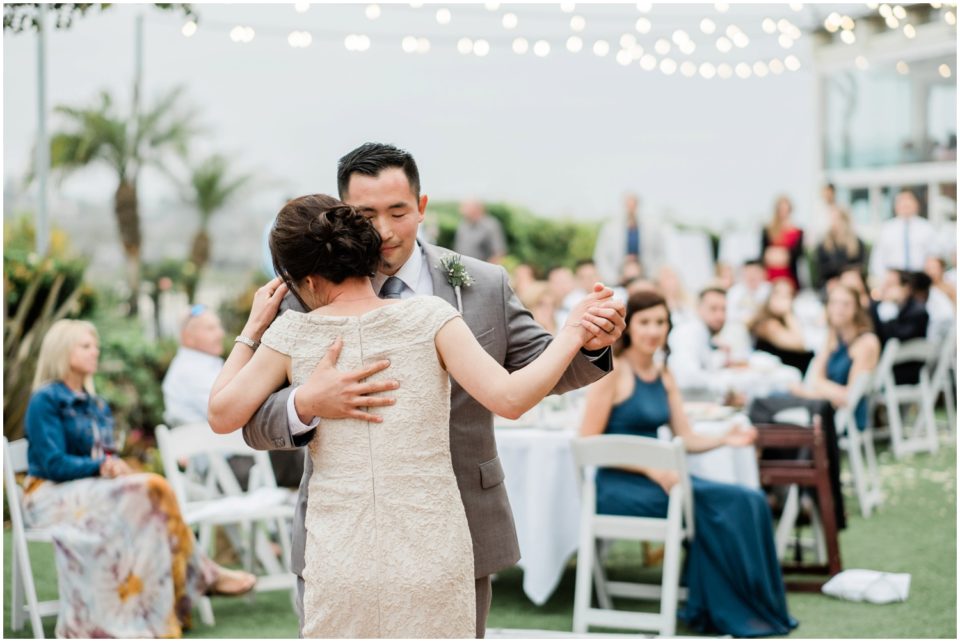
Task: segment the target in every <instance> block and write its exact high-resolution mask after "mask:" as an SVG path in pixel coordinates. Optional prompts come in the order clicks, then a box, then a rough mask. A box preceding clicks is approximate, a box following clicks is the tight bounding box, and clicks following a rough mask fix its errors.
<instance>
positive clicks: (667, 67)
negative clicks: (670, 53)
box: [660, 58, 677, 76]
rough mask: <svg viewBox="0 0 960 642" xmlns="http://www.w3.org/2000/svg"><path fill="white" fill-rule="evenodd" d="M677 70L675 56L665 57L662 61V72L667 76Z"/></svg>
mask: <svg viewBox="0 0 960 642" xmlns="http://www.w3.org/2000/svg"><path fill="white" fill-rule="evenodd" d="M676 70H677V62H676V61H675V60H674V59H673V58H664V59H663V60H661V61H660V72H661V73H662V74H663V75H665V76H671V75H673V73H674V72H675V71H676Z"/></svg>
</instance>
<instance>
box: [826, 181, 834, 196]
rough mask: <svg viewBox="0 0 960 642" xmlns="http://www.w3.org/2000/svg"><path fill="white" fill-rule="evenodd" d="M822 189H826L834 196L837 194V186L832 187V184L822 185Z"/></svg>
mask: <svg viewBox="0 0 960 642" xmlns="http://www.w3.org/2000/svg"><path fill="white" fill-rule="evenodd" d="M824 187H826V188H827V189H828V190H830V191H831V192H833V193H834V194H836V193H837V186H836V185H834V184H833V183H827V184H826V185H824Z"/></svg>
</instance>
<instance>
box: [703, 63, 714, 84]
mask: <svg viewBox="0 0 960 642" xmlns="http://www.w3.org/2000/svg"><path fill="white" fill-rule="evenodd" d="M700 75H701V76H702V77H703V78H704V79H706V80H710V79H711V78H713V77H714V76H716V75H717V68H716V67H714V66H713V63H710V62H705V63H703V64H701V65H700Z"/></svg>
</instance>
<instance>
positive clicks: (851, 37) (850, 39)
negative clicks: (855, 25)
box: [840, 31, 857, 45]
mask: <svg viewBox="0 0 960 642" xmlns="http://www.w3.org/2000/svg"><path fill="white" fill-rule="evenodd" d="M840 40H842V41H843V42H844V43H845V44H848V45H852V44H853V43H855V42H856V41H857V36H856V34H854V33H853V32H852V31H842V32H840Z"/></svg>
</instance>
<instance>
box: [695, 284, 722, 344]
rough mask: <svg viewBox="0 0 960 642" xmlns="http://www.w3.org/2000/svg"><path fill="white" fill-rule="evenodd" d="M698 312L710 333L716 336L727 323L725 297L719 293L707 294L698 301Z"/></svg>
mask: <svg viewBox="0 0 960 642" xmlns="http://www.w3.org/2000/svg"><path fill="white" fill-rule="evenodd" d="M699 312H700V318H701V319H703V322H704V323H705V324H706V325H707V328H708V329H709V330H710V333H711V334H717V333H718V332H720V331H721V330H723V325H724V324H725V323H726V322H727V297H725V296H724V295H722V294H720V293H719V292H708V293H707V294H706V295H705V296H704V297H703V298H702V299H701V300H700V307H699Z"/></svg>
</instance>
